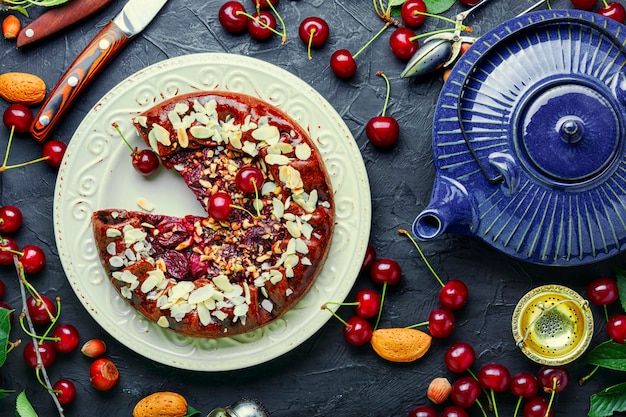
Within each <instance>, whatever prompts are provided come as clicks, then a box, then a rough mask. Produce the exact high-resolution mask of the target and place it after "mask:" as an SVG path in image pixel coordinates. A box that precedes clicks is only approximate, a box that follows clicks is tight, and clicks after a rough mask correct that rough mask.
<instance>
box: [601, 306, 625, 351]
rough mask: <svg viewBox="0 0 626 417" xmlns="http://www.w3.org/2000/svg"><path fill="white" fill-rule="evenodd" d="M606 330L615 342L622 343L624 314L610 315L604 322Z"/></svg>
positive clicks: (623, 337) (623, 338) (623, 342)
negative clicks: (605, 322) (606, 321)
mask: <svg viewBox="0 0 626 417" xmlns="http://www.w3.org/2000/svg"><path fill="white" fill-rule="evenodd" d="M606 332H607V333H608V334H609V337H610V338H611V339H613V341H615V343H619V344H620V345H623V344H625V343H626V315H624V314H616V315H614V316H613V317H611V318H610V319H609V321H608V323H607V324H606Z"/></svg>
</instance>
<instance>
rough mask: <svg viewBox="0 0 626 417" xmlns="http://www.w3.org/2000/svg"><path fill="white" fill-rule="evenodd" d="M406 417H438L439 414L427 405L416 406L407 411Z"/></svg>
mask: <svg viewBox="0 0 626 417" xmlns="http://www.w3.org/2000/svg"><path fill="white" fill-rule="evenodd" d="M407 417H439V414H438V413H437V410H435V409H434V408H432V407H431V406H429V405H418V406H417V407H415V408H414V409H412V410H411V411H409V414H408V416H407Z"/></svg>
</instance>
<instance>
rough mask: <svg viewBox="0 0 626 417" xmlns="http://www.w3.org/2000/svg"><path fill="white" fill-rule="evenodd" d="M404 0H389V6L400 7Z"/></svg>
mask: <svg viewBox="0 0 626 417" xmlns="http://www.w3.org/2000/svg"><path fill="white" fill-rule="evenodd" d="M405 1H406V0H391V1H390V2H389V7H401V6H402V5H403V4H404V2H405Z"/></svg>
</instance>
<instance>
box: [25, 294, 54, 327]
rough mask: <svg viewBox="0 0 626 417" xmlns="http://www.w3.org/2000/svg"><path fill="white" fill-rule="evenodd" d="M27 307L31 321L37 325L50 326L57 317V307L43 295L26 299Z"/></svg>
mask: <svg viewBox="0 0 626 417" xmlns="http://www.w3.org/2000/svg"><path fill="white" fill-rule="evenodd" d="M26 307H27V308H28V314H29V315H30V318H31V320H32V321H33V323H35V324H48V323H50V322H51V321H52V319H53V317H54V316H55V315H56V311H57V308H56V305H55V304H54V302H53V301H52V300H51V299H50V298H48V297H47V296H45V295H43V294H39V295H37V296H30V297H28V298H27V299H26Z"/></svg>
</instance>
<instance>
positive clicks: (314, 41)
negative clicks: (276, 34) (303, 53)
mask: <svg viewBox="0 0 626 417" xmlns="http://www.w3.org/2000/svg"><path fill="white" fill-rule="evenodd" d="M329 35H330V27H329V26H328V23H326V21H325V20H324V19H322V18H321V17H315V16H312V17H307V18H306V19H304V20H303V21H302V22H301V23H300V27H299V28H298V36H300V40H302V42H304V44H305V45H309V43H310V44H311V47H314V48H319V47H320V46H322V45H324V44H325V43H326V41H327V40H328V36H329Z"/></svg>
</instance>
